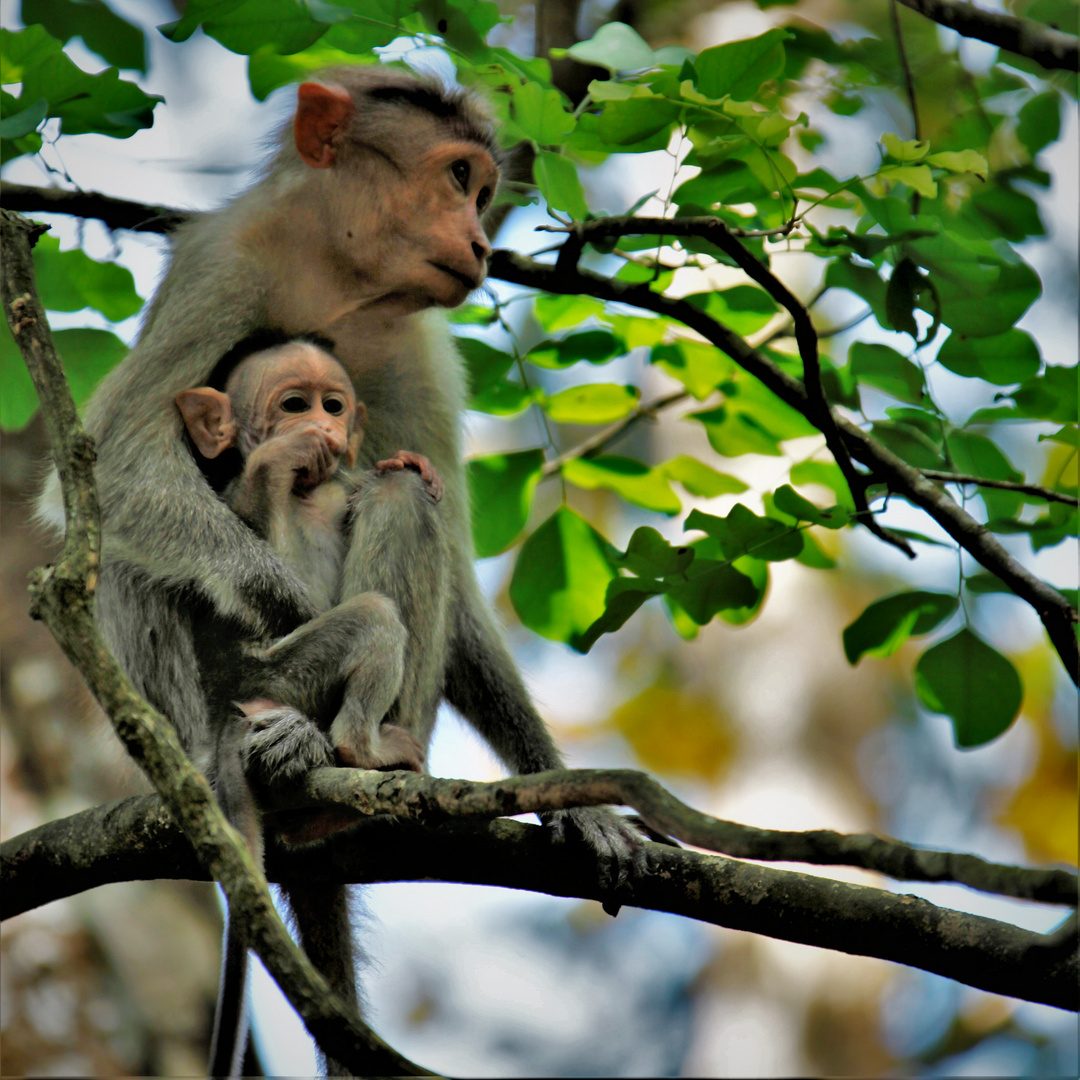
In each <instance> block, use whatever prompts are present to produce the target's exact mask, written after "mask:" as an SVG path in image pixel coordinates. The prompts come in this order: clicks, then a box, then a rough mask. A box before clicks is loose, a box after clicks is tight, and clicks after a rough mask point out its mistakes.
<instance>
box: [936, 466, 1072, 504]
mask: <svg viewBox="0 0 1080 1080" xmlns="http://www.w3.org/2000/svg"><path fill="white" fill-rule="evenodd" d="M919 472H921V473H922V474H923V476H925V477H926V478H927V479H928V480H941V481H943V482H945V483H947V484H974V485H975V486H976V487H985V488H998V489H1000V490H1001V491H1016V492H1019V493H1020V494H1022V495H1034V496H1035V497H1036V498H1038V499H1045V500H1046V501H1047V502H1059V503H1065V504H1066V505H1067V506H1080V499H1077V497H1076V496H1075V495H1066V494H1065V493H1064V492H1062V491H1054V490H1053V489H1051V488H1047V487H1040V486H1039V485H1038V484H1020V483H1017V482H1015V481H1013V480H988V479H986V477H984V476H968V475H967V474H966V473H950V472H940V471H939V470H937V469H920V470H919Z"/></svg>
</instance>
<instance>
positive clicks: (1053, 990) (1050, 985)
mask: <svg viewBox="0 0 1080 1080" xmlns="http://www.w3.org/2000/svg"><path fill="white" fill-rule="evenodd" d="M332 771H334V770H323V772H326V773H328V772H332ZM337 771H338V772H344V771H345V770H337ZM359 775H362V774H359ZM399 775H400V774H399ZM551 775H560V776H566V775H575V774H573V773H570V774H565V773H560V774H551ZM368 777H369V778H370V783H369V784H368V786H369V787H371V788H373V789H378V788H380V787H381V786H382V785H383V784H384V783H385V781H386V780H387V779H388V777H387V775H386V774H382V775H381V776H371V774H368ZM389 779H390V785H391V786H394V785H395V784H396V779H397V778H396V777H390V778H389ZM415 779H416V780H418V781H420V782H421V784H423V783H424V782H425V781H426V782H428V783H430V784H442V785H454V784H458V783H460V782H459V781H450V780H446V781H434V780H431V778H423V777H416V778H415ZM475 786H477V787H479V786H481V785H475ZM466 797H468V798H471V792H469V793H466ZM498 797H500V798H501V797H502V796H498ZM450 798H451V801H452V800H453V796H452V795H451V796H450ZM807 835H813V834H807ZM133 837H134V838H136V840H137V842H132V839H133ZM355 840H356V834H355V833H352V834H349V833H344V834H341V836H340V838H339V840H338V841H337V842H336V843H334V845H333V849H332V850H333V857H332V858H327V857H326V849H321V850H320V851H318V852H314V853H312V852H309V851H307V852H305V851H296V852H291V853H288V854H282V853H281V852H280V851H270V852H268V853H267V870H268V873H270V875H271V876H272V877H273V878H274V880H285V879H287V877H292V876H295V875H298V874H300V875H303V876H304V877H305V878H306V879H308V880H323V881H337V882H341V881H347V882H358V883H367V882H376V881H416V880H418V879H425V880H436V881H452V882H461V883H467V884H475V885H497V886H503V887H508V888H516V889H529V890H531V891H534V892H543V893H549V894H552V895H555V896H573V897H580V898H583V899H603V898H605V896H606V895H607V894H605V893H604V892H603V891H602V889H601V888H600V886H599V883H598V881H597V869H596V865H595V860H592V859H591V858H590V857H589V856H588V853H587V852H585V851H583V850H580V849H576V848H567V847H566V846H565V845H559V844H554V843H553V842H552V841H551V837H550V834H549V833H548V832H547V831H546V830H544V829H541V828H537V827H535V826H531V825H525V824H522V823H521V822H517V821H507V820H499V821H491V822H487V823H477V822H467V821H445V822H443V823H442V824H438V825H433V824H429V823H426V822H418V821H408V820H402V819H400V818H391V819H387V818H377V819H374V820H370V821H367V822H366V823H365V824H364V825H363V844H357V843H356V842H355ZM647 851H648V860H649V868H650V871H651V872H650V873H648V874H645V875H639V876H637V877H635V878H634V880H633V881H632V882H631V883H630V885H629V886H628V889H627V892H626V894H625V899H624V900H623V902H624V903H625V904H627V905H630V906H636V907H643V908H648V909H652V910H656V911H670V912H674V913H676V914H679V915H683V916H686V917H688V918H693V919H698V920H701V921H704V922H710V923H714V924H716V925H718V926H726V927H731V928H733V929H737V930H744V931H748V932H751V933H757V934H764V935H766V936H769V937H774V938H778V939H780V940H784V941H796V942H800V943H802V944H806V945H813V946H816V947H818V948H825V949H833V950H835V951H839V952H847V953H851V954H854V955H861V956H874V957H878V958H881V959H884V960H890V961H893V962H896V963H903V964H907V965H909V966H912V967H917V968H921V969H923V970H925V971H932V972H934V973H936V974H939V975H944V976H946V977H948V978H953V979H957V980H959V981H960V982H963V983H966V984H968V985H970V986H977V987H979V988H981V989H984V990H988V991H990V992H992V993H999V994H1007V995H1008V996H1010V997H1019V998H1023V999H1025V1000H1029V1001H1038V1002H1043V1003H1045V1004H1049V1005H1056V1006H1058V1007H1059V1008H1065V1009H1074V1010H1075V1009H1076V1008H1077V988H1076V985H1077V970H1078V966H1077V955H1076V940H1075V933H1073V934H1072V935H1071V936H1070V935H1069V934H1064V935H1062V934H1055V933H1051V934H1034V933H1031V932H1029V931H1026V930H1021V929H1020V928H1018V927H1016V926H1012V925H1009V924H1007V923H1002V922H998V921H997V920H993V919H986V918H982V917H980V916H976V915H969V914H965V913H963V912H958V911H953V910H950V909H948V908H941V907H938V906H937V905H934V904H932V903H930V902H929V901H926V900H921V899H918V898H916V897H913V896H900V895H896V894H894V893H891V892H886V891H883V890H880V889H876V888H872V887H867V886H861V885H849V884H847V883H844V882H839V881H832V880H830V879H828V878H821V877H812V876H810V875H807V874H801V873H795V872H792V871H788V870H779V869H776V868H773V867H767V866H755V865H751V864H747V863H743V862H739V861H737V860H734V859H728V858H723V857H718V856H715V855H706V854H702V853H699V852H694V851H686V850H681V849H677V848H670V847H665V846H663V845H659V844H649V845H647ZM920 854H928V853H920ZM0 865H2V866H3V869H4V877H3V880H4V883H5V888H4V891H3V902H4V905H5V907H6V909H7V911H12V912H13V911H14V910H15V908H16V900H19V901H23V902H25V901H27V900H28V899H30V898H32V899H33V901H34V903H38V904H40V903H45V902H47V901H49V900H55V899H58V898H59V897H61V896H67V895H71V894H72V893H75V892H77V891H80V890H82V889H87V888H92V887H95V886H98V885H104V884H107V883H109V882H115V881H121V880H129V879H132V878H152V877H161V878H187V877H195V878H203V879H205V872H204V871H203V870H202V869H201V867H200V866H199V863H198V860H197V859H196V858H195V856H194V853H193V852H192V851H191V849H190V846H189V845H188V843H187V841H186V840H185V838H184V837H183V834H182V833H181V832H180V831H179V830H178V829H177V828H176V827H175V826H174V825H172V824H171V822H170V821H169V820H168V816H167V814H166V812H165V811H164V810H163V809H162V808H161V806H160V803H158V802H157V800H156V799H155V798H154V797H153V796H138V797H136V798H132V799H127V800H124V801H122V802H120V803H111V804H108V805H106V806H100V807H95V808H94V809H92V810H87V811H84V812H83V813H81V814H76V815H74V816H73V817H70V818H66V819H64V820H62V821H59V822H53V823H51V824H49V825H44V826H41V827H40V828H39V829H35V830H33V831H32V832H31V833H26V834H24V835H23V836H22V837H16V838H15V839H14V840H9V841H8V842H7V843H5V844H4V845H3V846H2V847H0ZM1073 901H1074V902H1075V890H1074V893H1073ZM26 906H27V907H29V906H32V905H31V904H27V905H26ZM6 913H7V912H5V914H6Z"/></svg>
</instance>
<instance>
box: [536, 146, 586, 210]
mask: <svg viewBox="0 0 1080 1080" xmlns="http://www.w3.org/2000/svg"><path fill="white" fill-rule="evenodd" d="M533 175H534V176H535V177H536V183H537V186H538V187H539V188H540V193H541V194H542V195H543V196H544V200H545V201H546V202H547V204H548V206H550V207H551V209H553V210H565V211H566V212H567V213H568V214H570V216H571V217H573V218H574V220H575V221H582V220H584V218H585V217H586V215H587V214H588V213H589V206H588V204H587V203H586V202H585V192H584V190H583V189H582V187H581V181H580V180H579V179H578V174H577V169H576V168H574V164H573V162H572V161H571V160H570V159H569V158H566V157H563V156H562V155H561V154H556V153H553V152H552V151H551V150H541V151H539V153H538V154H537V155H536V161H535V162H534V163H533Z"/></svg>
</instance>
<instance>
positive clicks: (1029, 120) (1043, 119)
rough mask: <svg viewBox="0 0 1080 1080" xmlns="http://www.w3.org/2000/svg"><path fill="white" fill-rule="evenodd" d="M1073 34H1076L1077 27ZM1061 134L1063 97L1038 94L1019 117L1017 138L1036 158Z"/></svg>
mask: <svg viewBox="0 0 1080 1080" xmlns="http://www.w3.org/2000/svg"><path fill="white" fill-rule="evenodd" d="M1070 32H1072V33H1075V27H1074V28H1073V30H1072V31H1070ZM1060 134H1061V96H1060V95H1059V94H1058V92H1057V91H1056V90H1048V91H1047V92H1046V93H1045V94H1038V95H1037V96H1036V97H1033V98H1032V99H1031V100H1030V101H1029V102H1027V103H1026V104H1025V105H1024V106H1022V108H1021V109H1020V112H1019V114H1018V116H1017V124H1016V137H1017V138H1018V139H1019V140H1020V141H1021V142H1022V143H1023V144H1024V146H1026V147H1027V150H1028V153H1029V154H1031V156H1032V157H1034V156H1035V155H1036V154H1037V153H1038V152H1039V151H1040V150H1042V149H1043V147H1045V146H1048V145H1049V144H1050V143H1052V142H1053V141H1054V140H1055V139H1056V138H1057V137H1058V136H1059V135H1060Z"/></svg>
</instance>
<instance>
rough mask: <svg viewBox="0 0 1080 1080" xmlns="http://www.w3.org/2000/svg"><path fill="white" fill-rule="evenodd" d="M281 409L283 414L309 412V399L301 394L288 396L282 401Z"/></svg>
mask: <svg viewBox="0 0 1080 1080" xmlns="http://www.w3.org/2000/svg"><path fill="white" fill-rule="evenodd" d="M281 408H282V411H283V412H288V413H301V412H307V410H308V403H307V398H306V397H304V396H303V395H301V394H288V395H287V396H286V397H283V398H282V399H281Z"/></svg>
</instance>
